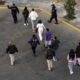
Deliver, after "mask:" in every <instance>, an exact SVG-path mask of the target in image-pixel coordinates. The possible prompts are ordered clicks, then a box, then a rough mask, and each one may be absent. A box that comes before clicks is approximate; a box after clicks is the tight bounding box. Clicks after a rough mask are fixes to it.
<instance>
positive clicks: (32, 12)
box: [29, 9, 38, 32]
mask: <svg viewBox="0 0 80 80" xmlns="http://www.w3.org/2000/svg"><path fill="white" fill-rule="evenodd" d="M29 18H30V19H31V23H32V29H33V32H34V26H35V22H36V20H37V18H38V14H37V12H36V11H35V10H34V9H32V11H31V12H30V14H29Z"/></svg>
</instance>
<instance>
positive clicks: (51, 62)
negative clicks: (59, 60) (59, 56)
mask: <svg viewBox="0 0 80 80" xmlns="http://www.w3.org/2000/svg"><path fill="white" fill-rule="evenodd" d="M50 67H51V69H53V61H52V60H50Z"/></svg>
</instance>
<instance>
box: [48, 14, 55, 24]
mask: <svg viewBox="0 0 80 80" xmlns="http://www.w3.org/2000/svg"><path fill="white" fill-rule="evenodd" d="M53 18H54V17H53V15H51V17H50V20H49V21H48V22H49V23H51V22H52V20H53Z"/></svg>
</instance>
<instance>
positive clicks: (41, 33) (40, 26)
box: [36, 20, 46, 41]
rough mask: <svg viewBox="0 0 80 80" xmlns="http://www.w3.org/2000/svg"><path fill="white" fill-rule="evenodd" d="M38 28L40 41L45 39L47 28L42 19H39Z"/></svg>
mask: <svg viewBox="0 0 80 80" xmlns="http://www.w3.org/2000/svg"><path fill="white" fill-rule="evenodd" d="M36 28H37V30H38V36H39V39H40V41H42V40H43V32H44V30H45V29H46V28H45V26H44V24H43V22H42V21H41V20H39V21H38V23H37V26H36Z"/></svg>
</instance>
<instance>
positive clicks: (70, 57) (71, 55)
mask: <svg viewBox="0 0 80 80" xmlns="http://www.w3.org/2000/svg"><path fill="white" fill-rule="evenodd" d="M75 60H76V59H75V52H74V50H73V49H71V50H70V52H69V54H68V55H67V61H68V68H69V72H70V75H72V74H73V73H74V71H73V67H74V65H75Z"/></svg>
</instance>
